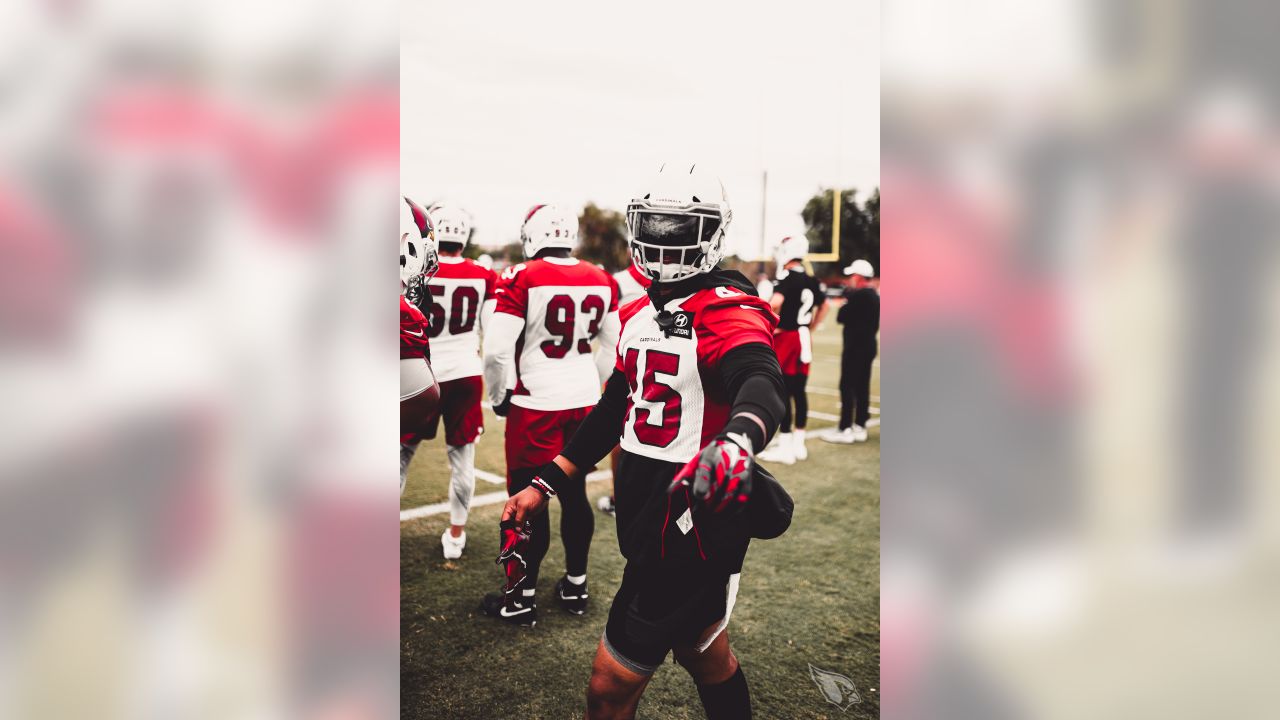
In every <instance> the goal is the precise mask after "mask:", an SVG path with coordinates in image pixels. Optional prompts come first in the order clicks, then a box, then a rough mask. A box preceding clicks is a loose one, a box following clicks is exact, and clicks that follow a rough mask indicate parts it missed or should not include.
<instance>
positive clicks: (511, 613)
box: [480, 590, 538, 627]
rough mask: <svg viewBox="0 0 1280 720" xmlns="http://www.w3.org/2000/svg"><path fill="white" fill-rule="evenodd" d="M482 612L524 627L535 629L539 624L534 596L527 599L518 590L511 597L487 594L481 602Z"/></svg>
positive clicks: (498, 593)
mask: <svg viewBox="0 0 1280 720" xmlns="http://www.w3.org/2000/svg"><path fill="white" fill-rule="evenodd" d="M480 612H482V613H484V614H485V615H488V616H489V617H496V618H498V619H499V620H502V621H503V622H506V623H510V624H512V625H520V626H522V627H533V626H534V625H536V624H537V623H538V604H537V603H536V602H534V599H533V597H532V596H530V597H525V596H524V595H521V594H520V592H519V591H518V590H517V591H515V592H513V593H511V594H510V595H505V594H503V593H500V592H496V593H488V594H486V595H485V596H484V599H483V600H481V601H480Z"/></svg>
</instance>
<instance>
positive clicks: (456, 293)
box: [427, 285, 480, 337]
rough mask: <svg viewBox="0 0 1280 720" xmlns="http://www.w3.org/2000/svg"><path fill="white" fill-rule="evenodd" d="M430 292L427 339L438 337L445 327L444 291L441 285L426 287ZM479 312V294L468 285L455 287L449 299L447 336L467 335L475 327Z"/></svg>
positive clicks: (444, 288)
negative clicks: (429, 325) (429, 321)
mask: <svg viewBox="0 0 1280 720" xmlns="http://www.w3.org/2000/svg"><path fill="white" fill-rule="evenodd" d="M427 288H428V289H430V290H431V328H430V329H429V330H427V337H440V333H442V332H444V327H445V319H444V318H445V312H444V306H445V300H444V296H445V291H446V290H447V289H448V288H446V287H445V286H443V285H428V286H427ZM479 311H480V292H479V291H477V290H476V289H475V288H473V287H471V286H470V285H455V286H453V293H452V294H451V297H450V298H449V334H450V335H461V334H463V333H469V332H471V331H472V330H474V329H475V327H476V316H477V315H478V314H479Z"/></svg>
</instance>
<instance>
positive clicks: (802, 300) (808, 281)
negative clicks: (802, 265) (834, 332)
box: [773, 270, 827, 330]
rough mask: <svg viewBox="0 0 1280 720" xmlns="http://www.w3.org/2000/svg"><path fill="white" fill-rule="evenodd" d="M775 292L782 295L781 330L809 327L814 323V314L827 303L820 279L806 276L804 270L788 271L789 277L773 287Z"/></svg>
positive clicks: (779, 317) (779, 316)
mask: <svg viewBox="0 0 1280 720" xmlns="http://www.w3.org/2000/svg"><path fill="white" fill-rule="evenodd" d="M773 291H774V292H775V293H781V294H782V309H781V310H780V311H779V313H778V329H779V330H797V329H799V328H802V327H809V326H810V324H811V323H812V322H813V314H814V312H815V311H816V310H817V309H818V308H819V307H821V306H822V304H823V303H825V302H826V301H827V296H826V295H824V294H823V292H822V285H821V283H819V282H818V279H817V278H815V277H813V276H812V275H807V274H805V272H804V271H803V270H790V271H788V272H787V276H786V277H784V278H782V279H781V280H779V281H778V282H777V284H775V285H774V286H773Z"/></svg>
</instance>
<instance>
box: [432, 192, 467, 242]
mask: <svg viewBox="0 0 1280 720" xmlns="http://www.w3.org/2000/svg"><path fill="white" fill-rule="evenodd" d="M427 214H428V215H430V216H431V224H432V225H433V226H435V231H436V242H437V243H458V244H459V245H462V247H464V248H465V247H466V246H467V241H468V240H470V239H471V213H469V212H467V211H466V210H463V209H462V208H460V207H458V206H457V205H451V204H449V203H436V204H435V205H432V206H431V207H430V208H428V209H427Z"/></svg>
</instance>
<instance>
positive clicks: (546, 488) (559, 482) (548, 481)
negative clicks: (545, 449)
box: [532, 462, 569, 497]
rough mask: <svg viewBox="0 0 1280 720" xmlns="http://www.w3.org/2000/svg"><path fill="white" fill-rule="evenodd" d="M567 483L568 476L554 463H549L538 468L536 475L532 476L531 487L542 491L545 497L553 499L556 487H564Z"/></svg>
mask: <svg viewBox="0 0 1280 720" xmlns="http://www.w3.org/2000/svg"><path fill="white" fill-rule="evenodd" d="M568 482H569V476H568V475H566V474H565V472H564V470H561V469H560V466H559V465H557V464H555V463H554V462H549V463H547V464H546V465H543V466H542V467H541V468H538V474H537V475H536V476H534V478H533V483H532V485H533V486H534V487H536V488H538V490H540V491H542V494H543V495H546V496H547V497H555V495H556V487H557V486H559V487H564V485H565V484H566V483H568Z"/></svg>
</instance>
